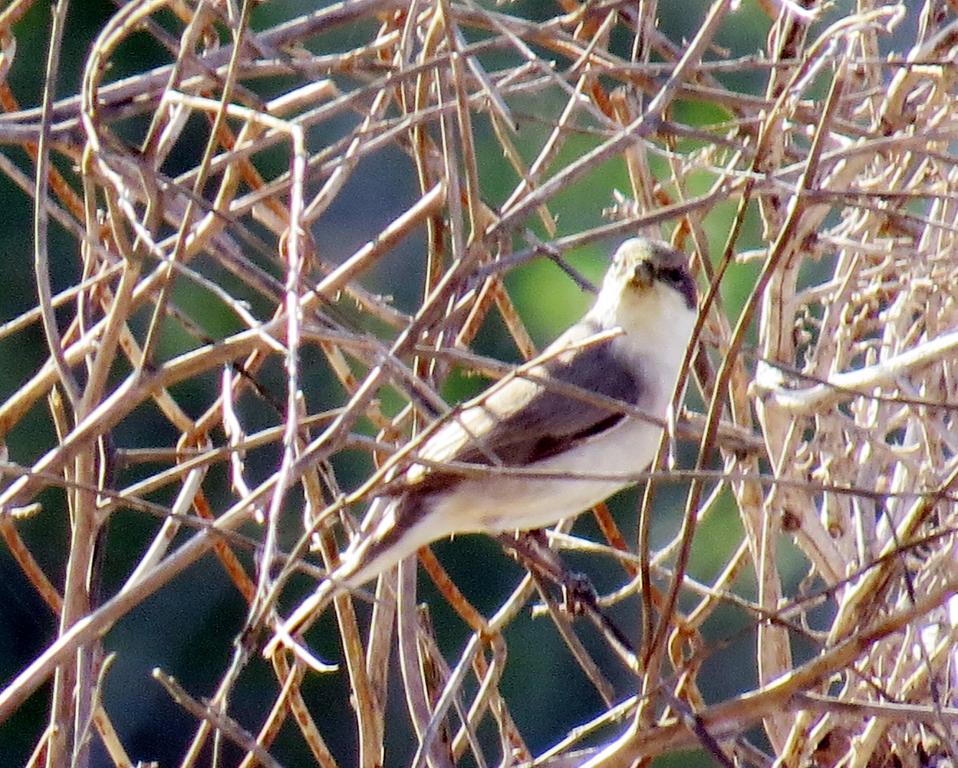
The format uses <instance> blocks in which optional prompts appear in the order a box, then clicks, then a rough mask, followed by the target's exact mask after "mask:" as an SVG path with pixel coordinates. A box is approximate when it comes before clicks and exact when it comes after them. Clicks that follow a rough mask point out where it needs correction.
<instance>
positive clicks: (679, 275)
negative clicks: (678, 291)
mask: <svg viewBox="0 0 958 768" xmlns="http://www.w3.org/2000/svg"><path fill="white" fill-rule="evenodd" d="M659 277H660V278H661V279H662V280H664V281H665V282H667V283H672V285H681V284H682V283H684V282H685V272H683V271H682V270H681V269H680V268H678V267H668V268H667V269H660V270H659Z"/></svg>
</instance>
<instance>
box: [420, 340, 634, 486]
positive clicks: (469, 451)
mask: <svg viewBox="0 0 958 768" xmlns="http://www.w3.org/2000/svg"><path fill="white" fill-rule="evenodd" d="M586 335H587V334H586ZM613 341H614V340H613V339H609V340H606V341H604V342H602V343H599V344H594V345H591V346H588V347H584V348H582V349H580V350H578V351H576V352H575V353H574V354H573V355H571V356H567V357H557V358H553V359H551V360H549V361H548V362H546V363H544V364H543V366H542V369H541V372H540V373H538V374H537V375H539V376H543V378H544V379H555V380H558V381H559V382H562V383H563V384H566V385H572V386H574V387H576V388H578V389H581V390H584V391H585V392H589V393H595V394H599V395H602V396H604V397H607V398H611V399H614V400H618V401H620V402H623V403H627V404H629V405H636V404H637V403H638V402H639V399H640V397H641V395H642V392H643V388H644V386H643V382H642V381H641V378H640V377H639V376H638V375H637V373H636V372H635V371H634V370H633V369H632V367H630V366H629V365H628V364H626V363H625V362H623V361H622V360H621V359H620V357H619V356H618V355H617V354H616V346H615V345H614V344H613ZM564 389H566V390H567V391H564V392H560V391H556V389H554V388H550V387H549V386H548V384H547V383H546V384H545V386H544V387H543V388H542V389H541V390H540V391H539V392H538V393H537V394H536V395H535V396H533V397H532V398H531V399H530V400H529V401H528V402H527V403H526V405H525V406H524V407H523V408H521V409H520V410H519V411H518V412H516V413H515V414H513V415H511V416H509V417H506V418H504V419H502V420H500V421H499V422H497V423H496V424H495V426H493V427H492V428H491V429H490V430H489V431H488V432H486V433H485V434H483V435H482V439H481V444H480V442H479V441H471V442H470V443H468V444H466V445H464V446H463V447H462V448H460V449H459V450H458V451H457V452H456V453H455V454H454V455H452V456H451V457H449V458H450V459H451V460H452V461H457V462H464V463H470V464H481V465H492V464H493V463H497V464H501V465H503V466H507V467H508V466H512V467H523V466H527V465H529V464H532V463H534V462H537V461H542V460H543V459H547V458H550V457H552V456H555V455H557V454H559V453H562V452H563V451H566V450H569V449H570V448H572V447H574V446H575V445H576V444H578V443H580V442H582V441H583V440H587V439H589V438H591V437H594V436H596V435H599V434H601V433H602V432H605V431H606V430H609V429H611V428H612V427H614V426H615V425H617V424H618V423H619V422H620V421H622V419H623V418H625V415H624V414H623V413H622V412H619V411H616V410H614V409H613V408H610V407H606V406H603V405H601V404H594V403H589V402H587V401H586V400H585V399H582V398H581V397H576V395H575V393H573V392H572V391H568V388H567V387H566V388H564ZM472 407H474V408H481V407H482V406H481V404H480V405H475V406H472ZM459 479H461V475H457V474H456V473H454V472H443V471H442V470H438V469H432V470H430V471H429V472H427V473H426V474H425V475H424V476H423V477H422V478H421V479H420V480H418V482H416V484H415V485H414V486H413V488H414V489H415V490H416V491H417V493H429V492H432V491H438V490H442V489H444V488H447V487H448V486H450V485H452V484H454V483H455V482H456V481H458V480H459Z"/></svg>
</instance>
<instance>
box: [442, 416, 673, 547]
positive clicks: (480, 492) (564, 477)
mask: <svg viewBox="0 0 958 768" xmlns="http://www.w3.org/2000/svg"><path fill="white" fill-rule="evenodd" d="M661 432H662V430H661V429H660V428H659V427H658V426H655V425H653V424H649V423H647V422H643V421H640V420H637V419H628V420H626V421H624V422H623V423H621V424H620V425H618V426H617V427H615V428H614V429H611V430H609V431H608V432H607V433H605V434H602V435H599V436H597V437H595V438H592V439H591V440H588V441H586V442H584V443H582V444H580V445H579V446H578V447H577V448H576V450H575V451H573V452H572V455H568V454H560V455H558V456H554V457H552V458H549V459H545V460H544V461H540V462H537V463H536V464H534V465H532V466H531V467H529V469H528V470H526V471H527V472H541V473H543V475H546V474H548V475H549V476H548V477H545V476H543V477H541V478H536V477H529V476H528V475H525V476H518V475H508V474H503V475H501V476H498V477H495V476H490V477H489V478H483V479H468V480H464V481H462V482H461V483H459V484H457V485H456V486H455V489H454V490H453V491H452V492H450V493H443V494H437V496H436V497H435V499H434V500H433V501H432V503H431V507H432V511H433V513H432V514H430V515H429V518H430V520H429V521H430V523H432V524H436V523H438V524H440V526H441V527H443V528H445V529H446V530H436V529H433V530H432V531H431V534H432V538H434V539H436V538H440V537H442V536H446V535H449V534H451V533H455V532H481V531H489V530H497V531H510V530H525V529H529V528H541V527H543V526H546V525H552V524H553V523H556V522H558V521H559V520H562V519H563V518H566V517H571V516H572V515H577V514H579V513H580V512H582V511H584V510H586V509H588V508H589V507H592V506H594V505H595V504H597V503H599V502H600V501H603V500H604V499H606V498H608V497H609V496H611V495H612V494H613V493H615V492H616V491H618V490H620V489H622V488H625V487H626V486H629V485H632V484H634V483H635V482H636V479H635V478H634V475H636V474H638V473H640V472H642V471H644V470H645V469H646V468H647V467H648V465H649V462H651V461H652V458H653V457H654V456H655V449H656V447H657V446H658V441H659V436H660V434H661ZM491 472H495V470H494V469H493V470H491ZM590 474H593V475H596V477H595V478H589V477H588V476H589V475H590ZM435 513H438V514H435Z"/></svg>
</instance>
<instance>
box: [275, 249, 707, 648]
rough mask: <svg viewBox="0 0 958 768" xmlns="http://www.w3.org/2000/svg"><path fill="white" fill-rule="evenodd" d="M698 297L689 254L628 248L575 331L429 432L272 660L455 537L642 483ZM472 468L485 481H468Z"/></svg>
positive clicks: (590, 502) (278, 638)
mask: <svg viewBox="0 0 958 768" xmlns="http://www.w3.org/2000/svg"><path fill="white" fill-rule="evenodd" d="M696 296H697V291H696V286H695V281H694V278H693V277H692V275H691V273H690V270H689V267H688V262H687V258H686V257H685V255H684V254H683V253H682V252H680V251H677V250H675V249H673V248H672V247H670V246H669V245H668V244H666V243H664V242H661V241H658V240H652V239H647V238H644V237H635V238H630V239H628V240H626V241H625V242H623V243H622V244H621V245H620V246H619V247H618V249H617V250H616V252H615V254H614V256H613V258H612V261H611V264H610V266H609V268H608V269H607V271H606V273H605V276H604V278H603V281H602V285H601V288H600V290H599V291H598V294H597V296H596V298H595V301H594V303H593V304H592V306H591V308H590V309H589V310H588V311H587V312H586V313H585V315H584V316H583V317H582V318H581V319H580V320H579V321H578V322H576V323H574V324H573V325H572V326H571V327H569V328H568V329H567V330H566V331H565V332H564V333H563V334H561V335H560V336H559V337H558V338H557V339H556V340H555V341H554V342H552V344H550V345H549V346H548V347H547V348H546V349H545V350H544V351H543V353H542V354H541V355H540V356H539V357H538V358H536V361H533V364H531V365H529V366H528V367H524V368H522V369H520V370H519V371H518V372H517V373H516V374H515V375H513V376H507V377H504V378H503V379H502V380H500V381H498V382H496V383H494V384H492V385H490V387H489V388H488V389H487V390H486V391H484V392H483V393H481V394H480V395H478V396H477V397H475V398H474V399H472V400H471V401H469V402H467V403H465V404H464V405H463V406H462V407H461V408H458V409H453V410H452V411H451V412H450V414H449V415H448V417H447V418H446V420H445V421H444V422H443V423H441V424H440V425H439V426H438V428H436V429H434V430H433V431H431V432H430V433H428V435H427V436H426V437H425V439H423V440H422V442H421V444H420V445H419V447H418V451H417V452H416V453H415V455H414V459H413V462H414V463H412V464H411V466H409V467H408V468H407V469H406V470H405V471H404V472H402V473H400V474H399V475H398V478H394V480H396V479H398V482H392V483H390V484H389V488H390V489H389V490H388V491H387V493H386V495H383V496H379V497H377V498H376V499H374V500H373V502H372V503H371V504H370V506H369V510H368V511H367V514H366V516H365V518H364V520H363V523H362V525H361V526H360V529H359V531H358V533H357V534H356V535H355V536H354V537H353V539H352V541H351V543H350V544H349V545H348V546H347V548H346V549H345V551H344V552H343V553H342V555H341V557H340V560H339V563H338V565H336V566H335V567H334V568H333V569H332V570H331V571H330V573H329V574H328V575H327V576H326V578H325V579H323V580H322V581H321V582H320V583H319V585H318V587H317V588H316V590H315V591H314V592H313V593H312V594H311V595H310V596H309V597H307V598H306V599H305V600H304V601H303V602H302V603H301V604H300V605H299V607H298V608H296V610H295V611H294V612H293V614H292V615H291V616H290V617H289V618H288V619H286V620H285V621H283V622H282V623H280V624H279V625H278V627H277V628H276V631H275V634H274V637H273V638H272V640H271V641H270V642H269V644H268V645H267V647H266V649H265V650H264V653H265V654H266V655H267V656H270V655H272V653H273V652H274V651H275V650H276V648H277V647H278V646H279V645H286V646H291V643H295V642H296V641H295V640H294V639H293V638H294V636H295V635H297V634H301V633H302V632H304V631H305V629H306V627H307V626H308V624H309V622H311V621H312V620H313V619H314V618H315V617H316V616H318V615H319V613H320V612H321V611H322V609H323V608H324V607H325V606H326V604H327V603H328V602H329V601H330V600H331V598H333V597H335V596H336V595H337V594H341V593H343V592H346V591H350V590H354V589H357V588H360V587H362V586H363V585H365V584H366V583H368V582H370V581H372V580H373V579H374V578H376V577H377V576H378V575H380V574H381V573H383V572H385V571H387V570H388V569H390V568H391V567H392V566H394V565H396V564H397V563H399V561H400V560H403V559H404V558H406V557H409V556H410V555H413V554H415V553H416V551H417V550H419V548H420V547H423V546H426V545H428V544H430V543H432V542H435V541H437V540H440V539H444V538H447V537H450V536H453V535H457V534H465V533H487V534H490V533H491V534H496V533H505V532H509V531H521V530H531V529H536V528H542V527H545V526H548V525H552V524H554V523H557V522H558V521H560V520H563V519H565V518H569V517H572V516H574V515H577V514H579V513H580V512H583V511H584V510H586V509H589V508H591V507H593V506H595V505H596V504H598V503H599V502H601V501H603V500H605V499H606V498H608V497H609V496H611V495H612V494H613V493H615V492H616V491H619V490H621V489H622V488H625V487H627V486H629V485H632V484H633V483H634V482H635V475H636V474H638V473H640V472H642V471H644V470H645V469H646V468H647V467H648V466H649V464H650V463H651V461H652V459H653V458H654V456H655V452H656V450H657V447H658V444H659V439H660V436H661V433H662V425H663V422H664V419H665V417H666V415H667V413H668V410H669V405H670V403H671V398H672V393H673V390H674V387H675V382H676V380H677V378H678V375H679V372H680V369H681V367H682V364H683V361H684V360H685V354H686V349H687V347H688V345H689V343H690V340H691V337H692V333H693V329H694V326H695V323H696V315H697V304H696V301H697V300H696ZM643 414H644V415H646V416H647V417H648V418H643V417H642V416H643ZM453 465H454V466H453ZM470 466H471V467H474V468H475V469H476V470H480V469H484V470H485V471H484V472H483V471H475V472H464V471H462V470H463V469H464V468H466V467H470ZM291 647H292V646H291Z"/></svg>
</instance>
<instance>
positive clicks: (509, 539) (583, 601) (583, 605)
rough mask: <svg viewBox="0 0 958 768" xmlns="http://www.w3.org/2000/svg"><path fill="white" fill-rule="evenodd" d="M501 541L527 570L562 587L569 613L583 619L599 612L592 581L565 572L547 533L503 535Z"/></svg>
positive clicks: (526, 532) (540, 531)
mask: <svg viewBox="0 0 958 768" xmlns="http://www.w3.org/2000/svg"><path fill="white" fill-rule="evenodd" d="M499 541H500V542H501V543H502V544H503V546H505V547H506V548H507V549H509V550H511V551H512V552H513V554H514V555H515V557H516V559H517V560H519V562H521V563H522V564H523V565H524V566H526V567H527V568H534V569H535V570H536V572H537V573H539V574H540V575H542V576H544V577H546V578H547V579H549V581H551V582H552V583H553V584H555V585H557V586H558V587H559V589H560V590H561V591H562V604H563V608H564V609H565V611H566V612H567V613H569V614H571V615H573V616H581V615H583V614H585V613H591V612H592V611H597V610H598V605H597V600H598V594H597V593H596V590H595V587H593V586H592V581H591V580H590V579H589V577H588V576H587V575H586V574H584V573H581V572H579V571H570V570H569V569H568V568H566V566H565V563H563V562H562V559H561V558H560V557H559V556H558V555H557V554H556V552H555V551H554V550H553V549H551V548H550V547H549V542H548V539H547V538H546V533H545V531H543V530H542V529H541V528H537V529H535V530H532V531H521V532H519V533H517V534H509V533H504V534H502V535H500V536H499Z"/></svg>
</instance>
